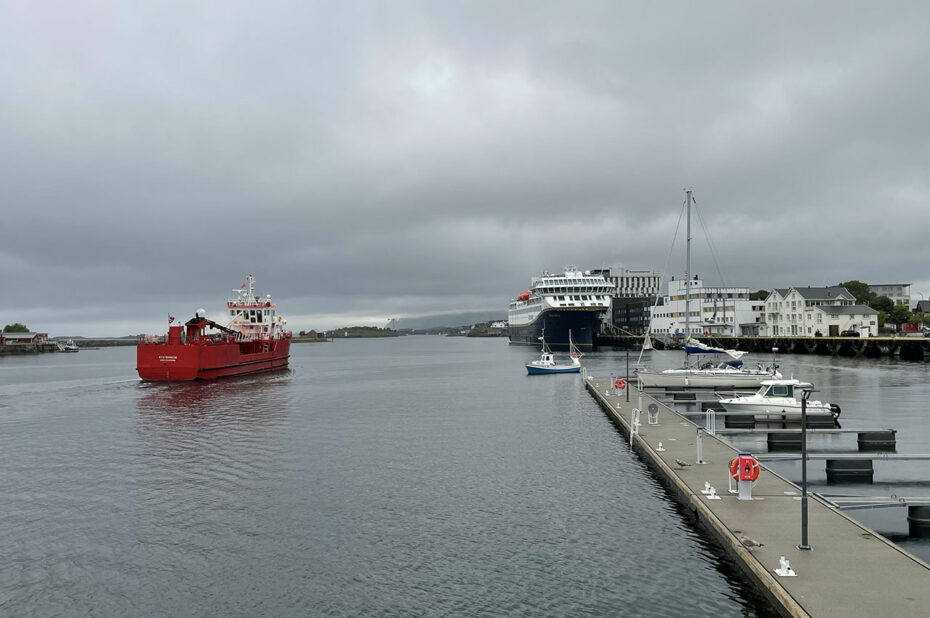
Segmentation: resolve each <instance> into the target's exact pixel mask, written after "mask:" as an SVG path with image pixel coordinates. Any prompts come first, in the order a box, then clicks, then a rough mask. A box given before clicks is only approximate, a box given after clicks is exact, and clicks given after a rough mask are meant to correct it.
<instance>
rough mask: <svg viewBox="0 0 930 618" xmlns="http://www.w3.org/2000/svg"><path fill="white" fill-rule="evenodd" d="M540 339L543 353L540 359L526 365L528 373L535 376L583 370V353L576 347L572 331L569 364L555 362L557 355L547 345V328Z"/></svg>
mask: <svg viewBox="0 0 930 618" xmlns="http://www.w3.org/2000/svg"><path fill="white" fill-rule="evenodd" d="M540 339H541V340H542V354H541V355H540V357H539V360H534V361H533V362H531V363H529V364H528V365H527V366H526V373H528V374H529V375H531V376H533V375H541V374H544V373H578V372H580V371H581V356H582V354H581V351H580V350H579V349H578V348H576V347H575V344H574V343H572V333H571V331H569V332H568V349H569V351H570V355H571V363H570V364H567V365H559V364H558V363H556V362H555V355H554V354H553V353H552V350H550V349H549V346H548V345H546V332H545V330H544V331H543V336H542V337H540Z"/></svg>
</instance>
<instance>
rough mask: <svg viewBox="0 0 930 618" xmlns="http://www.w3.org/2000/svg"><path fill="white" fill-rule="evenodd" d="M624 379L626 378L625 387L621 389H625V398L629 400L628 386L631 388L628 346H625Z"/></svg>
mask: <svg viewBox="0 0 930 618" xmlns="http://www.w3.org/2000/svg"><path fill="white" fill-rule="evenodd" d="M626 380H627V385H626V388H625V389H623V390H625V391H626V400H627V401H629V400H630V388H631V387H630V384H629V382H630V349H629V348H627V350H626Z"/></svg>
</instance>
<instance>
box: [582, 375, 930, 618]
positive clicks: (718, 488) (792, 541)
mask: <svg viewBox="0 0 930 618" xmlns="http://www.w3.org/2000/svg"><path fill="white" fill-rule="evenodd" d="M613 386H614V380H613V378H606V377H604V378H594V377H586V379H585V387H586V388H587V389H588V391H589V392H590V393H591V394H592V396H594V398H595V399H596V400H597V402H598V403H599V404H600V406H601V407H602V408H603V409H604V411H605V412H606V413H607V415H608V416H609V417H610V418H611V420H613V421H614V423H615V424H616V425H617V426H618V427H619V428H620V430H621V431H622V432H623V433H624V434H625V435H626V436H627V437H628V438H629V439H630V444H631V446H632V447H633V449H634V450H635V451H636V452H637V453H638V454H639V455H640V456H641V457H642V458H643V459H644V460H645V461H646V463H647V464H649V466H650V467H651V468H653V469H654V470H655V471H656V472H657V474H658V475H659V477H660V479H661V480H662V481H663V483H664V484H665V485H666V487H668V488H669V489H670V491H671V492H672V494H673V495H674V496H675V497H676V499H678V500H679V501H680V502H681V503H682V504H684V505H685V506H687V507H688V508H689V509H690V510H691V511H692V512H693V513H694V514H695V516H696V517H697V519H698V521H699V522H700V523H701V524H702V525H703V526H704V527H705V528H706V529H707V530H708V531H709V532H710V533H711V534H712V536H713V537H714V538H716V540H717V541H718V542H719V543H720V544H721V545H722V546H723V548H724V549H725V550H726V551H727V553H728V554H730V555H731V556H732V557H733V558H734V559H735V561H736V564H737V565H738V566H739V567H740V568H741V569H742V570H743V571H744V572H745V573H746V575H747V576H748V577H749V578H750V579H751V580H752V581H754V582H755V583H756V584H758V586H759V587H760V589H761V590H762V591H763V592H764V593H765V594H766V596H767V597H768V598H769V599H770V600H771V601H772V603H773V604H774V605H775V607H776V608H777V609H778V610H779V611H780V612H781V613H782V614H784V615H786V616H813V617H817V618H821V617H829V618H833V617H836V618H839V617H846V616H872V615H876V616H879V615H880V616H923V615H927V613H928V612H930V585H928V584H930V565H928V564H927V563H925V562H923V561H922V560H920V559H919V558H917V557H916V556H913V555H911V554H910V553H908V552H906V551H904V550H903V549H901V548H900V547H898V546H897V545H895V544H894V543H892V542H890V541H889V540H887V539H886V538H884V537H883V536H881V535H880V534H878V533H877V532H874V531H872V530H870V529H869V528H867V527H865V526H863V525H862V524H860V523H858V522H857V521H855V520H853V519H851V518H850V517H848V516H846V515H844V514H843V513H842V512H840V511H839V510H838V509H837V508H835V506H833V505H831V504H829V503H827V502H826V501H824V500H822V499H820V498H818V497H817V496H816V495H813V494H810V493H809V494H808V521H809V525H808V532H809V536H808V542H809V545H810V546H811V547H812V549H811V550H801V549H798V545H799V544H800V543H801V488H800V487H798V486H797V485H795V484H794V483H792V482H790V481H789V480H787V479H785V478H783V477H781V476H779V475H778V474H776V473H774V472H772V471H771V470H769V469H767V468H765V466H764V465H762V469H761V474H760V476H759V478H758V480H757V481H756V483H755V484H754V485H753V488H752V499H751V500H740V499H739V498H738V496H737V495H736V494H731V493H729V492H728V488H729V487H730V482H729V478H730V469H729V467H730V462H731V461H732V460H733V459H734V458H735V457H736V456H737V454H738V451H737V450H736V449H735V448H734V447H733V446H731V445H730V444H728V443H727V442H725V441H723V440H722V439H720V438H718V437H716V436H714V435H713V434H708V433H706V432H703V431H701V432H700V433H701V439H700V446H701V457H700V458H701V460H703V462H704V463H698V456H697V454H698V450H697V447H698V442H699V440H698V434H699V432H698V426H697V425H695V423H693V422H691V421H690V420H688V419H687V418H686V417H685V416H683V415H681V414H678V413H677V412H675V410H673V409H672V408H670V407H668V406H667V405H664V404H662V403H661V402H659V401H658V400H656V399H655V398H653V397H651V396H650V395H648V394H647V393H642V394H640V393H639V392H638V391H636V390H633V391H632V392H629V393H628V394H627V393H626V392H624V391H619V392H618V391H617V390H615V389H614V388H613ZM627 397H629V400H627ZM640 397H641V399H640ZM653 406H654V407H653ZM634 408H636V409H637V410H642V413H641V415H640V418H639V421H640V424H639V425H638V426H637V427H635V428H633V422H632V421H633V416H634ZM648 410H652V411H654V414H653V415H650V414H649V413H648V412H647V411H648ZM650 416H653V417H654V419H650ZM652 420H655V421H656V423H655V424H652V423H651V421H652ZM631 429H633V432H632V436H631ZM660 447H661V449H662V450H660ZM708 483H709V484H710V486H712V487H713V488H714V489H715V493H716V496H718V497H719V499H715V498H712V497H711V496H709V495H705V494H703V493H702V490H705V488H706V486H707V485H706V484H708ZM658 541H659V540H658V539H657V542H658ZM782 557H784V558H785V559H786V560H787V561H788V564H789V565H790V569H791V571H792V572H793V573H794V576H790V575H789V576H781V575H779V574H777V573H776V570H781V571H782V572H787V571H785V570H784V569H783V568H782V567H783V566H784V565H783V564H782V562H781V558H782Z"/></svg>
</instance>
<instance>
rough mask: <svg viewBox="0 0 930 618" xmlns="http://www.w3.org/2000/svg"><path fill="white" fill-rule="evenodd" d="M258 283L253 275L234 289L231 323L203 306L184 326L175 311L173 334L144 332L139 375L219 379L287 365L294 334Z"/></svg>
mask: <svg viewBox="0 0 930 618" xmlns="http://www.w3.org/2000/svg"><path fill="white" fill-rule="evenodd" d="M254 282H255V279H254V277H252V276H251V275H249V276H248V277H247V279H246V283H244V284H243V285H242V287H241V288H240V289H238V290H233V292H234V293H235V296H234V297H233V298H232V299H230V300H228V301H227V303H226V311H227V314H228V316H229V320H228V322H227V323H226V324H225V325H223V324H218V323H217V322H214V321H213V320H208V319H207V318H206V312H205V311H204V310H203V309H198V310H197V312H196V313H195V314H194V317H193V318H191V319H190V320H188V321H187V322H186V323H185V324H183V325H181V324H174V318H173V317H171V316H169V318H168V323H169V324H168V334H167V336H153V335H143V336H141V337H140V338H139V341H138V344H137V346H136V370H137V371H138V372H139V377H140V378H142V379H143V380H146V381H156V382H162V381H169V382H173V381H185V380H213V379H216V378H222V377H228V376H237V375H245V374H252V373H262V372H266V371H274V370H278V369H284V368H286V367H287V363H288V359H289V357H290V345H291V333H290V331H288V330H286V328H285V325H286V320H285V319H284V318H283V317H282V316H280V315H277V308H276V305H275V304H274V303H273V302H271V295H270V294H269V295H267V296H265V297H264V298H258V297H256V296H255V294H254V291H253V285H254Z"/></svg>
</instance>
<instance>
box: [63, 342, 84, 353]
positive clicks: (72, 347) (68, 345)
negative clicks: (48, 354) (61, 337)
mask: <svg viewBox="0 0 930 618" xmlns="http://www.w3.org/2000/svg"><path fill="white" fill-rule="evenodd" d="M80 349H81V348H79V347H77V345H76V344H75V343H74V340H73V339H68V341H66V342H64V343H62V342H61V341H59V342H58V351H59V352H78V351H80Z"/></svg>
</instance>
